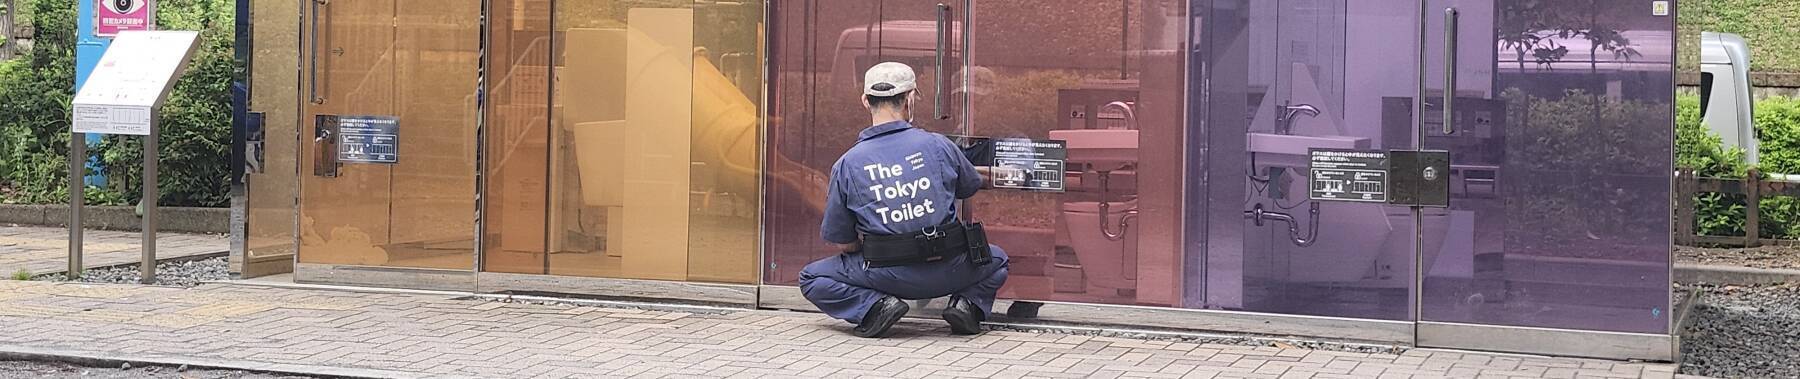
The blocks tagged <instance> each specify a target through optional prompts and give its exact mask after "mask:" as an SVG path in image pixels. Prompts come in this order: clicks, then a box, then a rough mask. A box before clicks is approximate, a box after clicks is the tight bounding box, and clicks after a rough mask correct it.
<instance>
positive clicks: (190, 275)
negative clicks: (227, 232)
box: [33, 257, 231, 287]
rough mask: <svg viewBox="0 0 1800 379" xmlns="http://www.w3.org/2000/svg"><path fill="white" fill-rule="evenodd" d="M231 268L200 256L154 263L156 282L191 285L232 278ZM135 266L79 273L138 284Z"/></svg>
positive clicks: (53, 277)
mask: <svg viewBox="0 0 1800 379" xmlns="http://www.w3.org/2000/svg"><path fill="white" fill-rule="evenodd" d="M230 270H231V267H230V264H229V263H228V262H226V260H225V257H218V258H211V259H202V260H197V261H185V262H166V263H162V264H159V265H156V283H155V284H156V285H163V286H177V287H193V286H197V285H200V283H203V282H206V281H209V280H225V279H230V278H231V272H230ZM139 274H140V273H139V272H138V267H137V266H130V267H117V268H108V269H98V270H88V271H87V272H85V273H83V274H82V275H81V281H82V282H84V283H138V281H139V279H140V278H142V276H139ZM33 279H35V280H48V281H58V282H61V281H67V280H68V278H67V277H64V276H63V274H50V275H42V276H38V277H36V278H33Z"/></svg>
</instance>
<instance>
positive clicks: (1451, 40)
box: [1444, 8, 1457, 135]
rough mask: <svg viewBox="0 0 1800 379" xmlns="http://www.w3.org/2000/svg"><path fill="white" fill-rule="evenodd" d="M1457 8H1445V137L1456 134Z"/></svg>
mask: <svg viewBox="0 0 1800 379" xmlns="http://www.w3.org/2000/svg"><path fill="white" fill-rule="evenodd" d="M1456 22H1457V11H1456V8H1444V135H1450V134H1451V133H1455V132H1456V126H1455V124H1456V29H1457V28H1456Z"/></svg>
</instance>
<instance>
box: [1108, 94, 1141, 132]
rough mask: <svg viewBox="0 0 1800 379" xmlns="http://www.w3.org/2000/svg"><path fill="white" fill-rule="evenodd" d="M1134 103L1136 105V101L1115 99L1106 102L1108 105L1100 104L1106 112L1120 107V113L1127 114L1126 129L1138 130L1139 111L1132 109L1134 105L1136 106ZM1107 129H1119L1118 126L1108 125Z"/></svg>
mask: <svg viewBox="0 0 1800 379" xmlns="http://www.w3.org/2000/svg"><path fill="white" fill-rule="evenodd" d="M1134 105H1136V103H1134V102H1125V101H1114V102H1111V103H1106V105H1102V106H1100V111H1101V112H1105V111H1107V110H1111V109H1118V110H1119V113H1120V114H1123V115H1124V116H1125V129H1126V130H1137V128H1138V125H1137V111H1136V110H1134V109H1132V106H1134ZM1105 129H1117V128H1113V127H1111V126H1107V127H1105Z"/></svg>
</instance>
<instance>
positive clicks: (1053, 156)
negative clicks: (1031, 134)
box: [990, 138, 1069, 192]
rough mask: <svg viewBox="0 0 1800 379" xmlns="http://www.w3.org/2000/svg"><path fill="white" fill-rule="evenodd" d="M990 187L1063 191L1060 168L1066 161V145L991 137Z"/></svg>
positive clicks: (1062, 169)
mask: <svg viewBox="0 0 1800 379" xmlns="http://www.w3.org/2000/svg"><path fill="white" fill-rule="evenodd" d="M990 142H991V145H992V146H993V149H994V154H993V157H994V162H993V167H992V168H991V169H990V170H991V171H990V172H991V173H992V174H993V177H994V188H1011V189H1021V190H1028V191H1049V192H1062V191H1063V175H1064V170H1065V169H1064V166H1065V165H1066V164H1067V160H1068V158H1069V149H1068V144H1067V143H1065V142H1063V141H1056V140H1032V139H1025V138H995V139H992V140H990Z"/></svg>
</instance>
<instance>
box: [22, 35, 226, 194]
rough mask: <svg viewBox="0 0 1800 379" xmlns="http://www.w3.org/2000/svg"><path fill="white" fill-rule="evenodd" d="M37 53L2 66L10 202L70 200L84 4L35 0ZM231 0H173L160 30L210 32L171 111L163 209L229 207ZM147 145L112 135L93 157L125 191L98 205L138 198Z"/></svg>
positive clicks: (165, 134)
mask: <svg viewBox="0 0 1800 379" xmlns="http://www.w3.org/2000/svg"><path fill="white" fill-rule="evenodd" d="M31 5H32V7H31V8H30V9H29V13H30V14H31V18H32V20H33V23H34V24H35V25H36V28H37V39H36V41H35V45H34V48H33V49H32V50H31V51H30V52H29V53H28V54H27V55H26V56H25V58H24V59H21V60H19V61H17V62H15V63H13V64H8V65H4V66H0V138H4V140H5V141H4V142H0V161H4V163H0V185H3V187H5V188H6V189H7V190H6V191H5V192H0V197H3V198H4V200H5V201H7V202H15V203H60V202H63V201H66V199H67V196H68V191H67V185H66V183H67V177H68V176H67V175H68V167H67V163H66V162H67V158H66V157H67V156H68V143H69V115H70V106H69V101H70V98H71V97H72V95H73V91H74V89H73V87H74V86H73V84H74V80H75V79H74V75H75V73H74V67H75V57H74V46H75V27H76V26H75V25H76V24H75V17H76V14H75V13H76V12H75V2H74V0H33V1H32V2H31ZM234 11H235V9H234V7H233V3H232V2H231V1H230V0H163V1H161V2H159V3H158V4H157V27H158V28H160V29H163V30H200V31H202V32H201V38H202V41H201V47H200V48H199V49H198V51H197V52H196V53H195V55H194V57H193V59H192V60H191V61H190V62H189V64H188V71H187V73H186V74H185V75H184V76H183V77H182V78H181V79H180V80H178V81H177V82H176V85H175V91H174V92H173V94H171V95H170V98H169V99H168V100H167V101H166V102H165V103H164V105H163V108H162V111H161V118H160V121H161V124H160V125H159V126H160V127H161V133H160V134H159V137H160V139H161V140H160V142H161V146H160V149H159V153H158V155H159V161H158V162H159V165H160V166H159V170H158V171H159V174H160V175H159V176H158V181H157V182H158V185H159V188H160V189H161V199H160V201H159V202H158V203H159V204H164V205H175V206H224V205H225V204H226V203H227V202H228V199H229V198H228V195H227V193H226V192H227V190H228V179H229V175H230V167H229V166H228V164H227V162H226V160H225V159H224V158H225V157H226V156H227V154H228V152H229V148H230V131H231V129H230V128H231V92H230V91H231V82H232V78H234V77H235V75H236V74H237V72H236V70H238V68H237V67H236V64H235V63H234V62H233V60H232V59H233V54H232V53H233V50H232V49H233V46H232V42H233V40H232V39H233V37H234V32H233V28H234V26H235V25H234V22H233V18H234V17H235V14H234ZM141 141H142V139H141V138H140V137H127V136H109V137H107V138H105V139H104V140H103V142H102V143H101V144H100V146H98V147H97V148H95V149H93V151H92V152H91V153H93V154H94V155H97V156H99V157H100V160H101V162H102V165H101V166H102V169H103V170H104V171H105V172H106V174H107V175H108V179H109V180H110V181H112V182H113V183H116V184H115V185H113V186H111V187H110V188H91V189H89V190H88V191H87V192H88V193H89V195H88V200H89V201H91V202H94V203H97V204H122V203H126V202H130V201H137V200H139V199H138V196H139V195H138V194H140V193H142V190H141V188H142V183H141V178H142V173H141V172H140V171H141V167H142V166H141V165H142V163H141V162H142V155H143V154H142V151H143V148H142V144H141Z"/></svg>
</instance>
